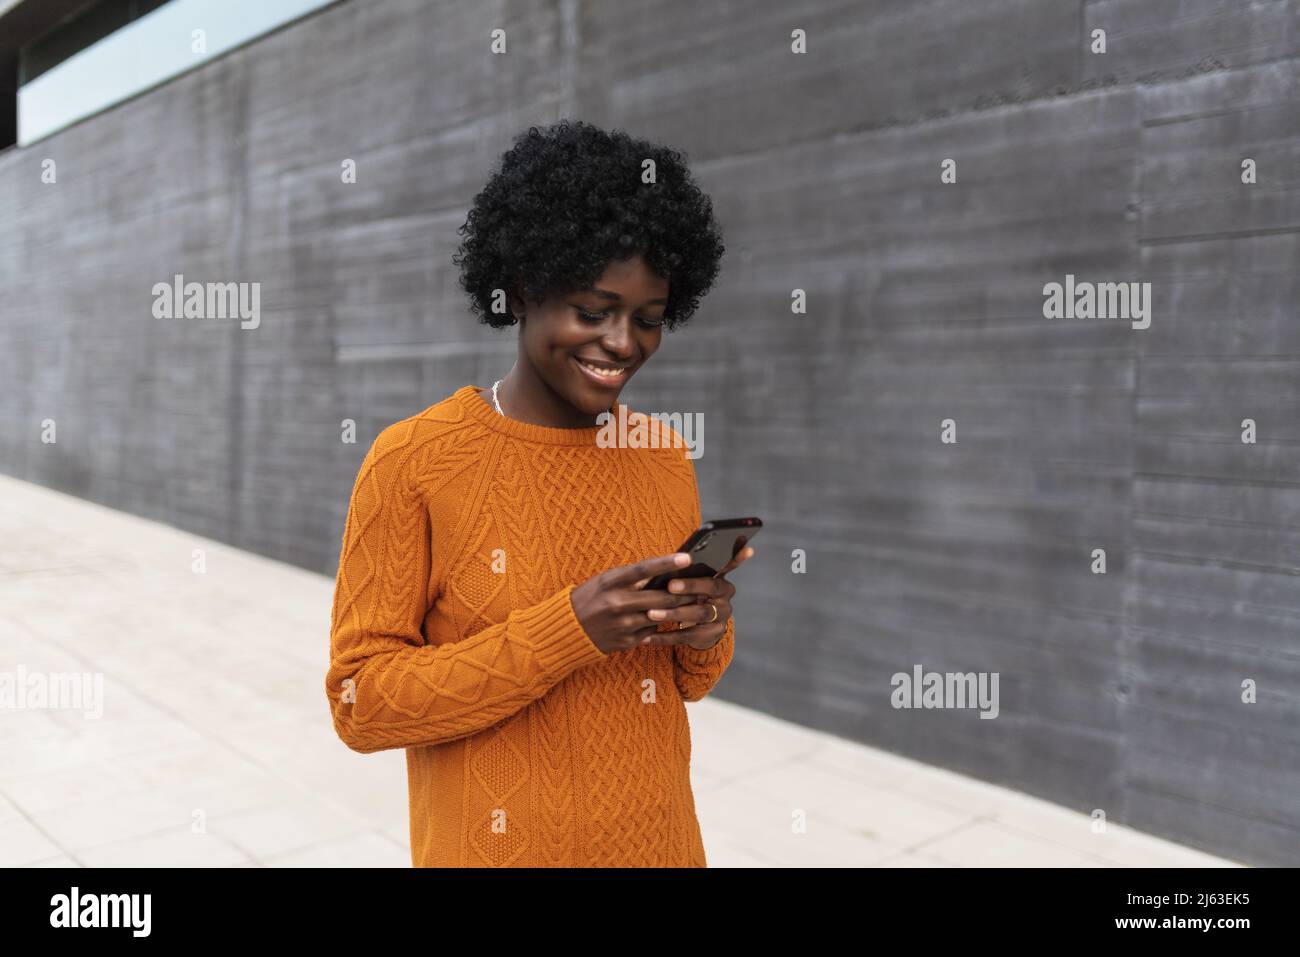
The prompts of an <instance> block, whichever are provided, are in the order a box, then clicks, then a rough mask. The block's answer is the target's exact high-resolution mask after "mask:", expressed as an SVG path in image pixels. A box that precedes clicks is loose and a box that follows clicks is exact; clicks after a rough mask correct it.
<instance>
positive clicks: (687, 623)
mask: <svg viewBox="0 0 1300 957" xmlns="http://www.w3.org/2000/svg"><path fill="white" fill-rule="evenodd" d="M753 554H754V549H753V548H752V547H748V546H747V547H745V548H743V549H741V550H740V551H739V552H738V553H737V554H736V556H735V557H734V558H733V559H732V560H731V561H729V562H727V564H726V565H725V566H724V567H723V569H722V571H720V572H718V574H717V575H715V576H713V577H712V578H675V579H673V580H672V581H671V582H669V583H668V591H669V592H670V593H671V594H674V595H694V596H695V601H694V602H691V603H688V604H684V605H678V606H677V607H676V608H652V609H650V610H649V611H648V612H646V614H647V615H649V616H650V618H651V620H652V621H659V622H663V621H674V622H680V623H681V624H679V625H678V626H677V630H675V631H659V632H655V633H654V634H653V635H649V636H647V637H646V638H644V639H643V640H642V642H641V644H643V645H688V646H690V647H691V648H694V649H696V650H697V651H707V650H708V649H710V648H712V647H713V646H714V645H716V644H717V643H718V642H719V641H721V640H722V636H723V635H724V634H725V633H726V631H727V621H728V619H730V618H731V599H732V596H734V595H735V594H736V586H735V585H733V584H732V583H731V582H729V581H727V579H726V577H725V576H726V575H727V574H728V573H729V572H731V571H732V570H733V569H735V568H737V567H739V566H740V565H741V564H742V563H744V562H745V561H747V560H749V559H750V558H751V557H753ZM714 608H716V609H717V610H718V612H717V617H716V618H715V617H714V613H713V609H714Z"/></svg>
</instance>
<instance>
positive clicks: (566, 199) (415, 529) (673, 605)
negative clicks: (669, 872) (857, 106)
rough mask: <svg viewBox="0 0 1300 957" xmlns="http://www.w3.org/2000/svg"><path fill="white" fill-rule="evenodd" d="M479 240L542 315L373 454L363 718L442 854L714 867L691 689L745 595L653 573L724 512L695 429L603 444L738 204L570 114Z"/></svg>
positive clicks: (353, 546)
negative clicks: (716, 511)
mask: <svg viewBox="0 0 1300 957" xmlns="http://www.w3.org/2000/svg"><path fill="white" fill-rule="evenodd" d="M647 161H651V162H649V163H647ZM647 170H650V171H652V172H651V174H650V175H647ZM461 233H462V234H463V235H464V236H465V239H464V242H463V243H462V245H461V248H460V250H459V251H458V254H457V256H456V257H455V259H454V261H455V262H456V263H457V265H459V266H460V268H461V283H462V285H463V286H464V288H465V289H466V291H467V292H468V294H469V297H470V303H471V307H472V308H473V310H474V311H475V312H476V313H477V314H478V315H479V316H480V318H481V319H482V320H483V321H484V322H486V323H488V324H489V325H491V326H493V327H496V328H503V327H505V326H508V325H515V324H518V326H519V342H518V357H517V359H516V361H515V364H514V366H513V368H511V370H510V371H509V373H508V374H507V375H506V376H504V378H502V379H500V380H498V381H497V382H495V383H493V385H492V386H491V387H479V386H474V385H466V386H463V387H462V388H460V389H458V390H456V391H455V392H454V393H453V394H452V395H450V396H448V397H447V398H445V399H443V400H442V401H440V402H438V403H436V404H434V405H432V406H430V407H428V408H427V409H425V410H424V411H423V412H420V413H418V414H417V415H413V416H411V417H410V418H407V419H404V420H402V421H400V422H397V423H395V424H393V425H390V426H388V427H387V428H385V429H384V430H383V431H382V432H381V433H380V434H379V436H378V438H377V439H376V440H375V442H374V444H373V445H372V446H371V448H370V450H369V452H368V453H367V455H366V457H365V460H364V462H363V463H362V466H361V469H360V472H359V474H358V476H357V480H356V484H355V487H354V489H353V492H352V501H351V506H350V508H349V512H348V516H347V521H346V525H345V528H344V532H343V544H342V551H341V554H340V559H339V570H338V579H337V583H336V588H335V594H334V605H333V614H332V630H331V642H330V643H331V661H330V668H329V671H328V674H327V676H326V693H327V695H328V697H329V702H330V708H331V710H332V712H333V719H334V727H335V730H336V731H337V733H338V735H339V737H340V738H342V739H343V741H344V742H345V743H346V744H347V745H348V746H349V747H350V748H352V749H353V750H354V751H360V752H363V753H369V752H372V751H381V750H385V749H388V748H405V749H406V756H407V771H408V784H409V788H410V828H411V858H412V862H413V864H414V865H415V866H417V867H419V866H425V867H429V866H438V867H443V866H448V867H452V866H469V867H476V866H484V867H508V866H524V867H528V866H670V867H676V866H682V867H689V866H695V867H704V866H706V862H705V855H704V848H703V845H702V842H701V839H700V829H699V824H698V822H697V820H696V816H695V804H694V798H693V795H692V793H691V783H690V732H689V727H688V724H687V718H686V709H685V707H684V706H683V702H684V701H697V700H699V699H700V698H702V697H703V696H704V695H705V694H706V693H707V692H708V691H709V690H710V689H711V688H712V687H713V685H714V684H715V683H716V682H717V681H718V679H719V678H720V677H721V675H722V672H723V671H724V670H725V669H726V667H727V665H728V664H729V663H730V661H731V657H732V651H733V647H734V636H733V628H732V618H731V613H732V598H733V596H734V594H735V587H734V586H733V585H732V584H731V583H730V582H729V581H727V580H726V578H724V577H722V576H719V577H717V578H709V579H692V580H689V581H684V582H682V583H681V584H680V585H679V586H676V587H675V588H674V589H673V590H670V591H659V590H654V589H642V588H641V586H642V585H643V584H644V583H645V582H646V581H648V580H649V579H650V578H651V577H652V576H654V575H657V574H659V573H661V572H664V571H668V570H671V569H673V568H676V567H679V566H680V565H682V564H686V563H687V562H686V561H685V559H686V556H685V555H676V554H675V553H673V552H672V551H671V550H672V549H674V548H677V547H678V546H679V545H680V544H681V543H682V542H683V541H684V540H685V539H686V537H687V535H689V533H690V532H691V531H693V530H694V529H695V528H696V527H697V526H698V525H699V522H700V506H699V494H698V489H697V486H696V480H695V471H694V465H693V463H692V460H691V459H690V458H687V457H686V455H685V454H684V452H683V450H682V448H681V446H680V444H678V445H677V446H676V447H674V446H673V444H672V443H673V441H674V436H676V433H675V432H672V431H671V430H666V431H665V432H661V433H658V434H659V437H660V439H661V440H660V441H659V442H657V443H650V447H640V448H626V447H609V444H608V443H606V442H603V441H598V435H599V434H600V433H601V432H602V429H601V425H602V423H603V421H605V420H604V419H602V418H601V416H602V413H605V412H607V411H614V412H615V413H616V414H624V415H628V414H631V413H630V410H628V409H627V408H626V407H625V406H624V407H623V408H621V409H620V408H619V407H618V405H619V404H618V403H617V399H618V396H619V394H620V393H621V392H622V389H623V387H624V386H625V385H626V384H627V382H628V380H629V379H630V378H631V377H632V376H633V375H634V374H635V373H636V372H637V370H638V369H640V367H641V366H642V365H643V364H644V363H645V362H647V361H648V360H649V359H650V357H651V356H652V355H653V354H654V352H655V350H656V349H658V347H659V344H660V340H661V338H662V335H663V331H664V329H665V327H666V328H668V329H670V330H671V329H672V328H674V327H675V326H677V325H680V324H681V323H682V322H684V321H685V320H686V319H687V318H689V317H690V315H691V314H692V312H693V311H694V309H695V307H696V305H697V304H698V300H699V297H700V296H702V295H703V294H704V293H705V292H707V290H708V289H709V287H710V286H711V285H712V282H713V279H714V277H715V276H716V275H717V272H718V263H719V261H720V259H721V256H722V252H723V245H722V242H721V239H720V236H719V233H718V229H717V226H716V223H715V222H714V220H713V217H712V206H711V203H710V202H709V200H708V198H707V197H706V196H705V195H703V194H702V193H701V192H700V191H699V189H698V188H697V187H696V186H695V185H694V184H693V183H692V181H691V179H690V175H689V172H688V170H687V168H686V166H685V164H684V161H683V159H682V157H681V156H680V154H678V153H676V152H674V151H672V150H669V149H666V148H664V147H661V146H655V145H652V144H650V143H646V142H644V141H640V140H634V139H632V138H630V137H628V136H627V135H626V134H624V133H621V132H615V133H609V132H605V131H602V130H599V129H597V128H595V127H592V126H589V125H587V124H584V123H581V122H578V123H572V124H571V123H569V122H567V121H561V122H560V123H558V124H556V125H555V126H553V127H551V128H549V129H547V130H544V131H543V130H538V129H537V128H535V127H534V128H531V129H529V130H528V131H527V132H526V133H525V134H523V135H522V136H521V137H520V138H519V139H518V140H517V141H516V142H515V144H514V146H513V148H512V149H511V150H510V151H509V152H507V153H506V154H505V156H504V157H503V163H502V167H501V169H500V170H499V171H498V172H496V173H495V175H494V176H493V177H492V178H491V180H490V181H489V183H488V184H487V186H486V188H485V189H484V190H483V191H482V192H481V193H480V194H479V195H478V196H477V197H475V200H474V205H473V208H472V209H471V210H470V212H469V216H468V218H467V220H466V223H465V225H464V226H463V227H461ZM507 288H508V289H509V290H510V293H509V295H507V294H506V289H507ZM646 421H647V420H642V423H643V424H645V423H646ZM629 431H630V430H629ZM752 554H753V549H750V548H746V549H744V550H743V551H742V552H740V554H739V555H737V557H736V559H734V560H733V561H732V563H731V564H730V565H729V566H728V568H727V569H725V571H730V570H731V569H733V568H734V567H735V566H736V565H738V564H740V562H742V561H744V560H745V559H747V558H748V557H750V556H751V555H752Z"/></svg>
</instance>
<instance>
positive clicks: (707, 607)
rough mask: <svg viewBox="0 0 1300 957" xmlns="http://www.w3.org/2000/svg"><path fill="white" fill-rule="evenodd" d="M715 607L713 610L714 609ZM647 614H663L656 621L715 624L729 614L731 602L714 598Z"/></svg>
mask: <svg viewBox="0 0 1300 957" xmlns="http://www.w3.org/2000/svg"><path fill="white" fill-rule="evenodd" d="M715 608H716V609H717V611H716V612H715V611H714V609H715ZM646 614H647V615H651V616H652V617H653V616H654V615H663V616H664V617H663V618H656V619H655V620H656V621H674V622H676V621H680V622H683V623H684V624H687V625H703V624H709V625H712V624H715V623H717V622H719V621H725V620H726V619H727V618H728V617H730V615H731V603H730V602H729V601H726V600H725V599H718V598H714V599H711V600H707V601H699V602H692V603H691V604H689V605H683V606H682V607H681V608H668V609H656V610H655V611H654V612H653V613H652V612H647V613H646Z"/></svg>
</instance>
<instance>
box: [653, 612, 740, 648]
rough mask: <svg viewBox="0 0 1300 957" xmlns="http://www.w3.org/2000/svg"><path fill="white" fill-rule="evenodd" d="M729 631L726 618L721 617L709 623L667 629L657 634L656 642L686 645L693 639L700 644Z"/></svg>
mask: <svg viewBox="0 0 1300 957" xmlns="http://www.w3.org/2000/svg"><path fill="white" fill-rule="evenodd" d="M726 632H727V622H726V619H724V618H721V617H719V618H718V620H717V621H715V622H710V623H709V624H707V625H691V626H690V627H688V628H682V629H679V630H677V631H665V632H663V633H662V634H659V635H656V636H655V641H654V643H655V644H662V645H685V644H689V643H690V642H692V641H696V642H699V643H700V644H708V643H710V642H712V641H714V639H716V638H720V637H721V636H722V635H724V634H726Z"/></svg>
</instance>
